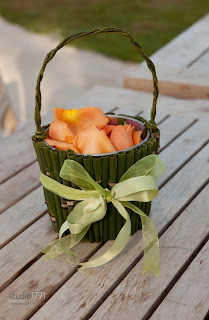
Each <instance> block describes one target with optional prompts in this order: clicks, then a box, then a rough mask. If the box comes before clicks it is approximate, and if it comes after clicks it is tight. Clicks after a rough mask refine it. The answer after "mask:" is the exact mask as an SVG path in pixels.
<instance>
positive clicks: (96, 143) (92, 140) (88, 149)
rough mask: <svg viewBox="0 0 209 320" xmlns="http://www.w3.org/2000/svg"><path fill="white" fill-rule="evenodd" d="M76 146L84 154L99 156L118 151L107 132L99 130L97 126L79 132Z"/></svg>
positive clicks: (93, 125)
mask: <svg viewBox="0 0 209 320" xmlns="http://www.w3.org/2000/svg"><path fill="white" fill-rule="evenodd" d="M75 146H76V148H77V149H79V150H80V151H81V153H83V154H99V153H109V152H114V151H116V150H115V148H114V147H113V145H112V143H111V142H110V140H109V139H108V137H107V135H106V133H105V131H104V130H99V129H98V128H97V127H96V126H95V124H92V125H91V126H89V127H87V128H85V129H83V130H79V131H78V132H77V135H76V137H75Z"/></svg>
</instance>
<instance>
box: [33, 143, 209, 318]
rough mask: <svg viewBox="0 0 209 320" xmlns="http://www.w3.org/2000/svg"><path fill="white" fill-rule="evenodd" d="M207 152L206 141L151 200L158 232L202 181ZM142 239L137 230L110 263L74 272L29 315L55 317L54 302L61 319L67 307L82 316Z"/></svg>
mask: <svg viewBox="0 0 209 320" xmlns="http://www.w3.org/2000/svg"><path fill="white" fill-rule="evenodd" d="M176 152H178V150H176ZM208 152H209V145H207V146H206V147H205V148H204V149H203V150H202V151H201V152H200V153H199V154H198V155H196V156H195V157H193V158H192V159H191V161H190V162H189V163H187V164H186V165H185V166H184V167H183V168H182V169H181V170H180V171H179V172H178V173H177V174H176V175H175V176H174V177H173V179H172V180H171V181H169V182H168V183H167V184H166V187H163V188H162V190H161V193H160V196H159V197H158V198H157V199H155V201H154V202H153V210H152V212H151V217H152V219H153V220H154V222H155V224H156V227H157V229H158V231H159V232H162V230H163V229H165V228H166V226H167V225H168V224H169V223H170V222H171V221H172V220H173V219H174V217H175V216H176V215H177V214H178V213H179V211H180V210H181V208H182V207H183V206H185V204H186V203H188V202H189V201H190V199H191V198H192V197H193V194H195V192H196V191H197V190H198V188H200V187H201V186H202V184H203V183H205V181H206V179H207V178H208V177H207V173H208V169H209V163H208V161H207V157H208ZM191 172H192V174H191ZM194 176H197V177H198V179H194ZM182 177H184V179H182ZM141 240H142V239H141V232H140V231H139V232H137V233H136V234H135V235H134V236H132V237H131V239H130V241H129V243H128V245H127V246H126V247H125V249H124V250H123V253H122V254H121V255H120V257H118V258H117V259H115V260H114V261H113V262H112V263H109V264H107V265H105V266H103V267H102V268H100V269H99V268H97V269H95V270H94V269H92V270H83V271H80V272H79V273H76V274H75V275H74V276H73V277H72V278H71V279H70V280H69V281H68V282H66V283H65V284H64V285H63V286H62V288H60V290H58V291H57V292H56V294H55V295H54V296H53V297H52V298H51V299H50V300H49V301H48V302H47V303H46V304H45V305H44V306H43V307H42V308H41V309H40V310H39V311H38V312H37V313H36V314H35V315H34V316H33V318H32V319H33V320H35V319H42V318H44V316H46V315H47V316H48V317H49V318H50V319H56V315H55V313H54V310H53V306H54V305H56V306H57V308H56V314H59V315H60V317H62V319H63V320H64V319H68V316H69V310H71V317H72V318H73V317H75V318H77V319H83V318H84V317H85V316H86V314H88V312H91V311H92V310H95V309H96V308H97V307H98V305H99V304H101V303H102V302H103V300H104V299H105V297H107V295H108V294H109V293H110V290H112V289H113V288H114V287H116V286H117V285H118V283H119V282H120V279H121V277H124V276H125V275H126V273H128V272H129V271H130V269H131V265H132V264H134V263H135V261H136V259H138V257H139V255H140V254H142V241H141ZM111 244H112V242H110V241H109V242H108V243H106V244H105V245H104V246H103V247H102V248H101V249H100V250H98V252H97V253H96V254H95V255H94V256H93V257H92V258H95V257H97V256H98V255H101V254H102V253H104V252H105V251H106V250H107V249H108V248H109V247H110V245H111ZM139 272H140V271H139Z"/></svg>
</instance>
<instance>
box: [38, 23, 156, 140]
mask: <svg viewBox="0 0 209 320" xmlns="http://www.w3.org/2000/svg"><path fill="white" fill-rule="evenodd" d="M98 33H118V34H121V35H123V36H124V37H126V38H128V39H129V41H130V42H131V43H132V45H133V46H134V47H135V48H136V50H137V51H138V52H139V53H140V54H141V55H142V56H143V58H144V60H145V61H146V63H147V66H148V68H149V70H150V71H151V73H152V77H153V85H154V90H153V104H152V109H151V121H150V122H152V123H154V121H155V116H156V104H157V98H158V80H157V75H156V71H155V66H154V64H153V62H152V61H151V60H150V59H149V58H148V57H147V55H146V54H145V53H144V51H143V50H142V48H141V46H140V45H139V43H138V42H137V41H136V40H135V39H134V38H133V37H132V35H131V34H130V33H128V32H127V31H125V30H123V29H118V28H113V27H106V28H98V29H94V30H90V31H84V32H80V33H77V34H74V35H72V36H70V37H67V38H65V39H64V40H63V41H62V42H61V43H60V44H59V45H58V46H57V47H56V48H55V49H53V50H51V51H50V52H49V53H48V54H47V56H46V58H45V60H44V63H43V65H42V67H41V70H40V72H39V75H38V78H37V84H36V99H35V102H36V107H35V115H34V118H35V124H36V136H37V137H38V136H39V137H40V136H42V135H43V134H44V127H41V88H40V85H41V81H42V79H43V75H44V71H45V69H46V65H47V63H48V62H49V61H51V60H52V58H53V57H54V56H55V54H56V53H57V51H58V50H60V49H61V48H62V47H64V46H65V45H67V44H68V43H70V42H72V41H73V40H75V39H79V38H81V37H85V36H92V35H95V34H98Z"/></svg>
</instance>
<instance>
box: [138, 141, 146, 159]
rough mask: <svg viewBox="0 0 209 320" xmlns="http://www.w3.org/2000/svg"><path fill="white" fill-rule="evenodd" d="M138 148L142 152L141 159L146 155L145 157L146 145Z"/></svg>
mask: <svg viewBox="0 0 209 320" xmlns="http://www.w3.org/2000/svg"><path fill="white" fill-rule="evenodd" d="M139 148H140V149H141V151H142V154H141V157H142V158H144V157H146V155H147V145H146V144H144V143H143V144H141V145H140V146H139Z"/></svg>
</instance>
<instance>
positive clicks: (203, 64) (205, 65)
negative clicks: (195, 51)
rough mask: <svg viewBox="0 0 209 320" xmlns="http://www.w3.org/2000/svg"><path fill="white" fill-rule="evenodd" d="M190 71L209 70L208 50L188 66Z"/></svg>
mask: <svg viewBox="0 0 209 320" xmlns="http://www.w3.org/2000/svg"><path fill="white" fill-rule="evenodd" d="M190 69H191V70H209V50H208V51H207V52H205V54H203V55H202V56H201V57H199V58H198V59H197V60H196V61H194V63H193V64H192V65H191V66H190Z"/></svg>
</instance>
